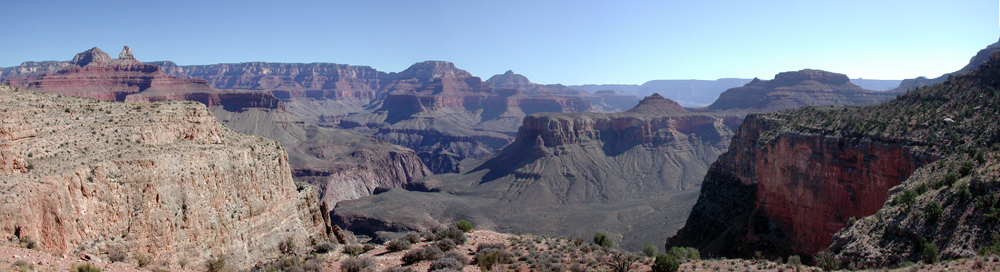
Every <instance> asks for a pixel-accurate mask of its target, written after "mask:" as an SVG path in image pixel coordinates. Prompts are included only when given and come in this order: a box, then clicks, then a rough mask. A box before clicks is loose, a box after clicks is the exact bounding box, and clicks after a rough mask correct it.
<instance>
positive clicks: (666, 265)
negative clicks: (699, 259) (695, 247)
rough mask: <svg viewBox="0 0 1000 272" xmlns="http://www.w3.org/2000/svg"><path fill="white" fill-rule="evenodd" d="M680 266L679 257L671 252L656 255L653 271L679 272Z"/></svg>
mask: <svg viewBox="0 0 1000 272" xmlns="http://www.w3.org/2000/svg"><path fill="white" fill-rule="evenodd" d="M680 267H681V264H680V263H679V262H677V257H675V256H674V255H671V254H660V255H656V262H654V263H653V266H652V268H653V272H677V269H679V268H680Z"/></svg>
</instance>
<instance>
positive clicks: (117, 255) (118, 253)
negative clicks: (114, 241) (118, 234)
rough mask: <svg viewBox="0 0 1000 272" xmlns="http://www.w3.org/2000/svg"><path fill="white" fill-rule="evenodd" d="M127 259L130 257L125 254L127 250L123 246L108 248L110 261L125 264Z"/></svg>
mask: <svg viewBox="0 0 1000 272" xmlns="http://www.w3.org/2000/svg"><path fill="white" fill-rule="evenodd" d="M126 258H128V255H127V254H125V250H124V249H122V247H121V246H112V247H109V248H108V261H111V262H113V263H120V262H124V261H125V259H126Z"/></svg>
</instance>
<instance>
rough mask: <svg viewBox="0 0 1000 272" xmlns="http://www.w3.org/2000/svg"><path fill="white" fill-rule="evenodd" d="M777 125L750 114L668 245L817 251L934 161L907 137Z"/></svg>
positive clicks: (743, 252) (737, 253) (731, 252)
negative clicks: (794, 129)
mask: <svg viewBox="0 0 1000 272" xmlns="http://www.w3.org/2000/svg"><path fill="white" fill-rule="evenodd" d="M777 123H780V121H779V120H776V119H773V118H771V117H769V116H767V115H758V114H751V115H749V116H747V118H746V119H745V120H744V122H743V125H742V126H740V128H739V129H738V130H737V131H736V135H735V136H734V137H733V142H732V145H730V148H729V150H730V151H729V152H726V153H725V154H723V155H722V156H720V157H719V160H718V161H716V162H715V163H714V164H712V166H711V168H709V170H708V174H707V175H706V176H705V180H704V182H703V183H702V187H701V197H700V198H699V199H698V204H696V205H695V207H694V209H693V210H692V212H691V216H690V217H689V218H688V223H687V224H686V225H685V227H684V228H683V229H681V230H680V231H679V232H678V233H677V236H676V237H674V238H673V239H672V240H670V241H668V243H667V244H668V245H669V246H690V247H696V248H698V249H699V250H700V251H701V252H702V254H706V255H708V256H728V257H753V254H764V256H767V257H775V256H789V255H806V256H812V255H814V254H815V253H817V252H819V251H821V250H823V249H825V248H826V247H827V246H829V244H830V238H831V237H832V235H833V233H834V232H836V231H837V230H839V229H841V228H843V227H845V226H847V223H848V221H849V220H848V219H850V218H861V217H864V216H868V215H871V214H874V213H875V212H876V211H878V210H879V209H880V208H881V207H882V205H883V203H885V201H886V199H887V196H888V192H889V189H890V188H892V187H893V186H896V185H899V184H900V183H901V182H902V181H904V180H906V179H907V178H908V177H909V176H910V174H911V173H912V172H913V171H914V170H915V169H916V168H918V167H920V166H923V165H924V164H926V163H928V162H930V161H933V159H934V157H933V156H928V155H923V154H921V153H920V152H913V151H912V150H911V149H910V148H909V146H908V145H907V144H906V143H905V142H903V141H897V140H892V139H884V140H874V141H873V140H872V139H869V138H866V137H843V136H839V137H838V136H825V135H817V134H810V133H791V132H786V133H780V132H776V130H778V129H779V127H780V125H778V124H777ZM758 252H759V253H758Z"/></svg>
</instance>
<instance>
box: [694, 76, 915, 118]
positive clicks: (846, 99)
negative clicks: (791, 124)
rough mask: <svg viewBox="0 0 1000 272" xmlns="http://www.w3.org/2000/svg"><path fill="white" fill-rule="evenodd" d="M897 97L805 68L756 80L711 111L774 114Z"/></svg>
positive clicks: (727, 95)
mask: <svg viewBox="0 0 1000 272" xmlns="http://www.w3.org/2000/svg"><path fill="white" fill-rule="evenodd" d="M895 96H896V94H892V93H887V92H875V91H869V90H865V89H862V88H861V87H858V86H857V85H854V84H853V83H851V81H850V79H848V78H847V76H846V75H844V74H837V73H831V72H826V71H820V70H810V69H805V70H800V71H795V72H784V73H779V74H777V75H775V76H774V80H760V79H756V78H754V80H753V81H750V82H749V83H747V84H746V85H743V86H742V87H738V88H732V89H729V90H726V91H725V92H723V93H722V94H720V95H719V99H718V100H716V101H715V102H714V103H712V104H711V105H709V106H708V109H709V110H717V111H722V110H748V111H750V112H772V111H779V110H785V109H794V108H799V107H804V106H829V105H858V104H873V103H878V102H883V101H888V100H890V99H892V98H894V97H895Z"/></svg>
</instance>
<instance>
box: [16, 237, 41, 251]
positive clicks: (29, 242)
mask: <svg viewBox="0 0 1000 272" xmlns="http://www.w3.org/2000/svg"><path fill="white" fill-rule="evenodd" d="M18 245H20V246H21V247H23V248H27V249H35V248H37V247H38V243H37V242H35V239H32V238H31V236H27V235H24V236H20V237H18Z"/></svg>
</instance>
